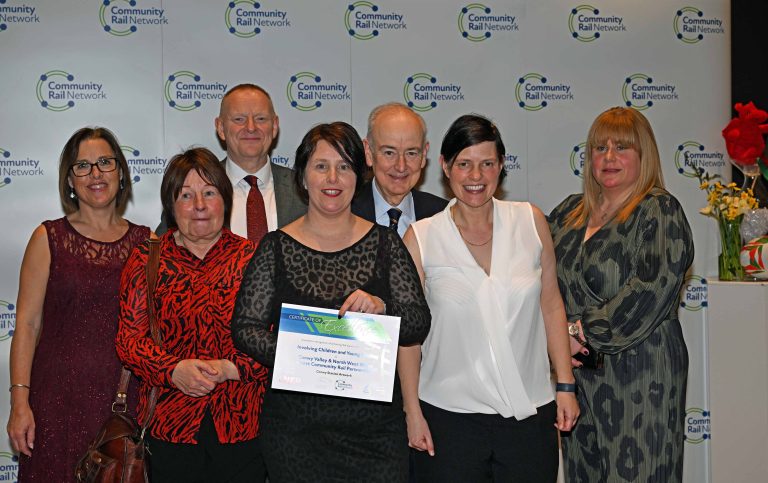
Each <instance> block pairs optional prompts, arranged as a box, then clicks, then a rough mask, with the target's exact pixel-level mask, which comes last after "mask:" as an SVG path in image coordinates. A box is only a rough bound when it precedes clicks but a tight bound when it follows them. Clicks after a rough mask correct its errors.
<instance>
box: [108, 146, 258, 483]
mask: <svg viewBox="0 0 768 483" xmlns="http://www.w3.org/2000/svg"><path fill="white" fill-rule="evenodd" d="M161 198H162V204H163V208H164V210H165V212H166V213H170V214H171V215H170V217H169V222H170V223H169V226H170V227H171V230H169V232H168V233H166V234H165V235H163V237H162V238H161V239H160V268H159V271H158V277H157V288H156V289H155V294H154V301H155V309H156V313H157V321H158V326H159V329H160V333H161V337H162V345H157V344H155V342H154V341H153V340H152V337H151V335H150V330H149V322H148V312H147V306H146V290H147V282H146V275H145V266H146V264H147V258H148V252H149V249H148V245H147V244H143V245H140V246H139V247H137V249H136V250H135V251H134V252H133V254H132V255H131V257H130V258H129V259H128V261H127V263H126V266H125V270H124V271H123V276H122V281H121V293H120V327H119V330H118V335H117V352H118V355H119V356H120V359H122V360H123V362H124V363H125V364H126V365H127V366H128V367H130V369H131V370H132V371H133V372H134V373H135V374H137V375H138V376H139V378H141V380H142V385H141V389H140V400H139V408H138V411H139V421H140V422H142V423H145V422H146V420H147V417H148V401H149V395H150V392H151V390H152V388H153V387H157V388H158V399H157V406H156V408H155V412H154V416H153V417H152V420H151V422H150V424H149V430H148V438H147V444H148V447H149V451H150V452H151V455H152V458H151V472H152V474H151V475H150V476H151V479H152V481H153V483H158V482H164V481H168V482H174V483H178V482H184V481H227V482H240V481H243V482H246V481H247V482H253V481H264V477H265V476H264V471H265V470H264V465H263V462H262V459H261V453H260V450H259V448H258V442H257V439H256V435H257V433H258V429H259V424H258V421H259V419H258V416H259V412H260V409H261V401H262V399H263V394H264V389H265V383H266V375H267V371H266V369H265V368H264V367H262V366H261V365H260V364H258V363H257V362H255V361H254V360H253V359H251V358H250V357H248V356H246V355H245V354H243V353H241V352H239V351H237V350H236V349H235V348H234V345H233V343H232V337H231V335H230V319H231V316H232V309H233V306H234V303H235V296H236V295H237V291H238V288H239V287H240V280H241V278H242V275H243V271H244V270H245V267H246V266H247V264H248V262H249V260H250V259H251V256H252V255H253V253H254V250H255V246H254V245H253V243H251V242H250V241H248V240H245V239H243V238H240V237H239V236H237V235H235V234H233V233H232V232H230V231H229V229H227V228H225V227H224V226H225V225H228V221H229V216H230V213H231V210H232V185H231V183H230V181H229V179H228V178H227V175H226V172H225V171H224V168H223V167H222V166H221V164H220V163H219V161H218V160H217V159H216V157H215V156H214V155H213V153H211V152H210V151H208V150H207V149H204V148H197V149H190V150H188V151H186V152H184V153H181V154H179V155H177V156H175V157H174V158H173V159H172V160H171V162H170V164H169V165H168V168H167V170H166V172H165V176H164V177H163V182H162V186H161Z"/></svg>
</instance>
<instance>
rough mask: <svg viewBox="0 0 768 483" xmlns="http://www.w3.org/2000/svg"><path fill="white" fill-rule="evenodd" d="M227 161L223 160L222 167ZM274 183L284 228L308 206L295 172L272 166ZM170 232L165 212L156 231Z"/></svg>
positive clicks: (161, 232)
mask: <svg viewBox="0 0 768 483" xmlns="http://www.w3.org/2000/svg"><path fill="white" fill-rule="evenodd" d="M226 162H227V159H226V158H224V159H223V160H221V165H222V166H224V163H226ZM272 183H273V184H274V186H275V205H276V207H277V227H278V228H282V227H283V226H285V225H287V224H288V223H290V222H292V221H293V220H295V219H296V218H298V217H300V216H302V215H303V214H304V213H306V212H307V205H306V203H304V202H303V201H302V200H301V197H300V196H299V193H298V191H296V185H295V184H294V182H293V170H292V169H290V168H286V167H284V166H280V165H278V164H272ZM166 231H168V223H167V219H166V214H165V212H163V215H162V217H161V218H160V224H159V225H158V226H157V228H156V229H155V233H157V235H158V236H159V235H162V234H163V233H165V232H166Z"/></svg>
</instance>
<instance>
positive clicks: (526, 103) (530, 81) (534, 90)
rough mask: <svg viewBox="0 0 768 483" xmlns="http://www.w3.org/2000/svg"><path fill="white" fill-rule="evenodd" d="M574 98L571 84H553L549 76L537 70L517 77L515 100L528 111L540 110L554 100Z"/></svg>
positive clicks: (560, 100)
mask: <svg viewBox="0 0 768 483" xmlns="http://www.w3.org/2000/svg"><path fill="white" fill-rule="evenodd" d="M572 100H573V92H571V86H570V85H569V84H564V83H562V82H561V83H558V84H553V83H551V82H550V81H549V79H548V78H547V77H545V76H543V75H541V74H537V73H536V72H531V73H529V74H525V75H524V76H522V77H520V78H519V79H517V85H516V86H515V101H517V105H518V106H520V107H522V108H523V109H525V110H526V111H540V110H542V109H544V108H545V107H547V106H549V105H550V103H552V102H562V101H572Z"/></svg>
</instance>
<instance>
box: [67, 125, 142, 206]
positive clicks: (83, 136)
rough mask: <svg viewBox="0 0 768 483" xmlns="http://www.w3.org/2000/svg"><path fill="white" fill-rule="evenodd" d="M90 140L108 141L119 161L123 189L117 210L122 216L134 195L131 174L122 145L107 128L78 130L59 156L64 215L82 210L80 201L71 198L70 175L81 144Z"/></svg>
mask: <svg viewBox="0 0 768 483" xmlns="http://www.w3.org/2000/svg"><path fill="white" fill-rule="evenodd" d="M89 139H103V140H104V141H106V143H107V144H109V147H110V149H112V155H113V156H114V157H115V158H116V159H117V167H118V174H122V176H123V177H122V184H123V187H122V188H121V189H120V190H118V192H117V198H116V200H115V209H116V210H117V212H118V213H120V214H122V213H123V212H124V211H125V206H126V205H127V204H128V202H129V201H130V200H131V195H132V193H133V190H132V187H131V173H130V170H129V169H128V161H126V159H125V155H124V154H123V150H122V149H120V143H118V142H117V138H116V137H115V135H114V133H113V132H112V131H110V130H109V129H107V128H105V127H84V128H82V129H78V130H77V131H76V132H75V133H74V134H73V135H72V136H70V138H69V140H67V143H66V144H65V145H64V149H62V150H61V156H59V199H60V200H61V207H62V208H64V213H66V214H68V215H69V214H70V213H74V212H75V211H77V210H79V209H80V202H79V200H78V199H77V198H70V196H69V195H70V193H72V188H70V186H69V175H70V169H71V168H72V165H73V164H75V161H77V155H78V154H79V152H80V143H82V142H83V141H87V140H89ZM96 169H98V168H96Z"/></svg>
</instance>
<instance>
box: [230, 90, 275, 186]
mask: <svg viewBox="0 0 768 483" xmlns="http://www.w3.org/2000/svg"><path fill="white" fill-rule="evenodd" d="M278 129H279V120H278V117H277V115H276V114H275V111H274V109H273V107H272V102H271V101H270V100H269V98H268V97H267V96H266V95H264V93H263V92H261V91H258V90H256V89H241V90H237V91H234V92H231V93H230V94H228V95H227V96H226V97H225V98H224V100H223V101H222V103H221V112H220V113H219V117H217V118H216V133H217V134H218V136H219V138H220V139H221V140H222V141H224V142H225V143H226V145H227V157H228V158H229V159H231V160H232V161H233V162H234V163H236V164H237V165H238V166H240V167H241V168H243V169H245V170H246V171H248V172H256V171H257V170H258V169H260V168H261V167H262V166H264V165H265V164H266V163H267V161H268V160H269V150H270V148H271V147H272V142H273V141H274V139H275V137H276V136H277V132H278Z"/></svg>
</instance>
